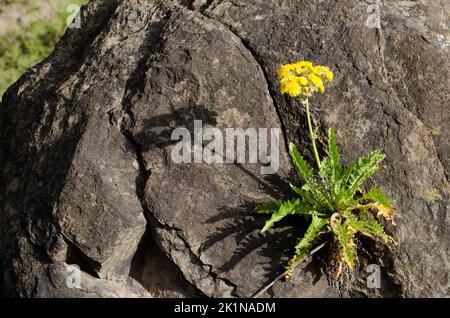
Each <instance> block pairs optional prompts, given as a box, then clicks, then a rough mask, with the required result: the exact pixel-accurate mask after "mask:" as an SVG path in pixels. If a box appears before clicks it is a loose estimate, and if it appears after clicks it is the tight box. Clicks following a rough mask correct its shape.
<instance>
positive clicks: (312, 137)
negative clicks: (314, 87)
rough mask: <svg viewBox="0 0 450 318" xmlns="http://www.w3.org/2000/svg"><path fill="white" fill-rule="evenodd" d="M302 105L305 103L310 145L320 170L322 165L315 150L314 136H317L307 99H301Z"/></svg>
mask: <svg viewBox="0 0 450 318" xmlns="http://www.w3.org/2000/svg"><path fill="white" fill-rule="evenodd" d="M303 105H305V108H306V117H307V118H308V129H309V137H310V138H311V143H312V147H313V150H314V156H315V157H316V162H317V167H318V168H319V170H320V169H321V168H322V167H321V164H320V158H319V152H318V151H317V147H316V138H317V136H316V135H315V133H314V132H313V128H312V123H311V114H310V112H309V100H308V99H305V100H304V101H303Z"/></svg>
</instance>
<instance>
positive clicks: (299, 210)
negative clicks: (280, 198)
mask: <svg viewBox="0 0 450 318" xmlns="http://www.w3.org/2000/svg"><path fill="white" fill-rule="evenodd" d="M312 211H313V207H312V206H311V205H310V204H308V203H306V202H303V201H300V200H299V199H296V200H287V201H284V202H282V203H281V204H280V207H279V209H278V211H276V212H274V213H273V214H272V217H271V218H270V220H268V221H267V222H266V224H265V225H264V228H263V229H262V232H265V231H267V230H268V229H270V228H271V227H272V226H273V225H274V224H275V223H276V222H279V221H281V220H282V219H283V218H284V217H286V216H287V215H291V214H301V215H309V214H310V213H311V212H312Z"/></svg>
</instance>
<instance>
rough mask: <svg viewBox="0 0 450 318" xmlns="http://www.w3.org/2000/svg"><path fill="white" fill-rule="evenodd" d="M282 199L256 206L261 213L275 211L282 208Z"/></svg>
mask: <svg viewBox="0 0 450 318" xmlns="http://www.w3.org/2000/svg"><path fill="white" fill-rule="evenodd" d="M280 206H281V201H277V200H274V201H271V202H267V203H263V204H259V205H258V206H257V207H256V212H257V213H260V214H267V213H274V212H277V211H278V210H279V209H280Z"/></svg>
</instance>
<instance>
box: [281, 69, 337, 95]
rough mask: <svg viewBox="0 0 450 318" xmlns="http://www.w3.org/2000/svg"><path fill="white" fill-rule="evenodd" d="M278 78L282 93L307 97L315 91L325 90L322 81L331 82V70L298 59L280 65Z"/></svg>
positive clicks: (321, 91)
mask: <svg viewBox="0 0 450 318" xmlns="http://www.w3.org/2000/svg"><path fill="white" fill-rule="evenodd" d="M278 79H279V80H280V85H281V93H282V94H289V95H290V96H292V97H297V96H300V97H301V98H302V99H308V98H309V97H311V96H312V95H313V94H314V93H315V92H319V93H323V92H325V85H324V81H326V82H331V81H332V80H333V72H331V71H330V69H329V68H328V67H326V66H321V65H316V66H314V65H313V63H311V62H307V61H300V62H297V63H293V64H285V65H282V66H281V68H280V69H279V70H278Z"/></svg>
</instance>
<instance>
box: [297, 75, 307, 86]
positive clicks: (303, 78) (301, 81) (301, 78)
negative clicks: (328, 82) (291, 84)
mask: <svg viewBox="0 0 450 318" xmlns="http://www.w3.org/2000/svg"><path fill="white" fill-rule="evenodd" d="M298 82H299V83H300V85H302V86H306V85H308V80H307V79H306V77H304V76H300V77H299V78H298Z"/></svg>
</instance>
